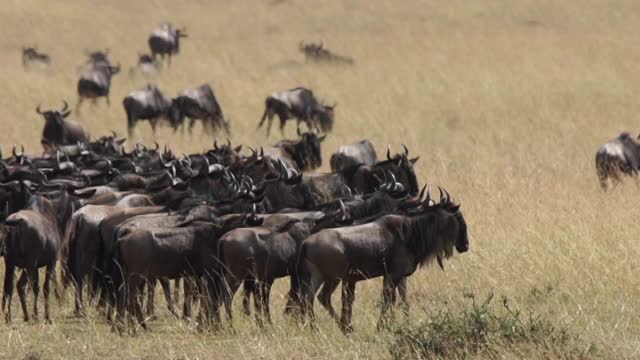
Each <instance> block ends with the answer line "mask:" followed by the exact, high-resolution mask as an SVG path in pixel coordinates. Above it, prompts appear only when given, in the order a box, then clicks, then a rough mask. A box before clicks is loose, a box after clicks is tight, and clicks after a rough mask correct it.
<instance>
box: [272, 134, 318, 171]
mask: <svg viewBox="0 0 640 360" xmlns="http://www.w3.org/2000/svg"><path fill="white" fill-rule="evenodd" d="M298 136H299V137H300V139H299V140H282V141H279V142H278V143H277V144H276V145H275V146H274V147H272V148H266V149H265V153H266V154H267V155H268V156H271V157H276V158H279V159H281V160H282V161H284V162H285V163H286V164H287V165H288V166H289V167H293V168H294V169H296V170H299V171H309V170H314V169H316V168H318V167H320V166H322V151H321V149H320V145H321V143H322V142H323V141H324V139H325V138H326V137H327V135H323V136H318V135H316V134H315V133H314V132H307V133H301V132H300V129H298Z"/></svg>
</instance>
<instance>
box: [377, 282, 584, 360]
mask: <svg viewBox="0 0 640 360" xmlns="http://www.w3.org/2000/svg"><path fill="white" fill-rule="evenodd" d="M467 297H469V298H471V304H470V306H468V307H466V308H464V309H463V310H462V311H460V312H459V313H453V312H452V311H451V310H450V309H448V308H446V309H445V310H439V311H437V312H435V313H431V314H428V316H427V319H425V320H422V321H419V322H417V323H407V324H403V325H401V326H399V327H397V328H395V329H394V330H393V331H392V336H393V337H392V341H391V344H390V348H389V350H390V352H391V355H392V356H393V358H395V359H406V358H433V357H447V358H450V357H463V356H464V355H465V354H470V353H478V352H489V353H495V352H496V351H497V350H498V349H499V348H504V347H512V346H515V345H522V344H525V345H526V344H529V345H533V346H534V347H536V348H539V349H541V350H543V351H544V352H545V353H550V354H556V355H558V356H559V357H575V358H582V357H588V356H589V355H593V353H594V351H595V348H594V347H593V346H592V345H588V346H587V345H585V344H584V343H582V342H581V341H580V339H578V338H577V337H576V336H573V335H571V334H570V333H569V331H568V329H567V328H566V327H563V326H557V325H555V324H553V323H552V322H551V321H549V320H546V319H543V318H542V316H541V315H534V314H533V313H529V314H528V316H523V315H522V314H521V312H520V311H519V310H513V309H511V307H509V304H508V301H507V298H505V297H503V298H502V306H501V307H496V306H495V305H493V301H492V300H493V294H490V295H489V296H488V297H487V299H486V300H485V301H484V302H482V303H480V304H478V303H476V301H475V297H474V296H472V295H468V296H467Z"/></svg>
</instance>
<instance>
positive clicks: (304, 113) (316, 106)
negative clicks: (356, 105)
mask: <svg viewBox="0 0 640 360" xmlns="http://www.w3.org/2000/svg"><path fill="white" fill-rule="evenodd" d="M334 108H335V105H333V106H327V105H323V104H321V103H320V102H319V101H318V100H317V99H316V97H315V96H314V95H313V92H312V91H311V90H309V89H306V88H303V87H297V88H294V89H290V90H287V91H283V92H275V93H273V94H271V95H270V96H268V97H267V99H266V100H265V110H264V114H263V115H262V119H260V123H259V124H258V128H260V127H262V124H264V121H265V120H268V123H267V136H269V133H270V132H271V123H272V121H273V117H274V116H275V115H278V118H279V119H280V132H281V133H283V134H284V125H285V123H286V121H287V120H289V119H296V122H297V125H298V127H300V122H304V123H306V124H307V127H308V128H309V129H311V128H315V129H316V130H318V131H320V130H322V131H323V132H325V133H327V132H329V131H331V130H332V129H333V121H334Z"/></svg>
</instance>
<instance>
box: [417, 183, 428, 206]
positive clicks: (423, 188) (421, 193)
mask: <svg viewBox="0 0 640 360" xmlns="http://www.w3.org/2000/svg"><path fill="white" fill-rule="evenodd" d="M426 189H427V185H426V184H425V185H424V186H423V187H422V190H420V194H418V202H421V201H422V197H423V196H424V191H425V190H426Z"/></svg>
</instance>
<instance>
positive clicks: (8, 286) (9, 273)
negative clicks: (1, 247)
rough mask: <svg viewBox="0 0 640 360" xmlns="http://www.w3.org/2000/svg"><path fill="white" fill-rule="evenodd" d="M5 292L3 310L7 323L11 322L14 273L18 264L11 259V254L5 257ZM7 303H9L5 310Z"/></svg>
mask: <svg viewBox="0 0 640 360" xmlns="http://www.w3.org/2000/svg"><path fill="white" fill-rule="evenodd" d="M4 259H5V260H4V261H5V264H4V268H5V270H4V292H3V294H2V311H4V312H5V313H4V319H5V321H6V322H7V323H10V322H11V298H12V297H13V273H14V272H15V269H16V266H15V265H14V264H13V261H11V260H10V259H9V256H5V258H4ZM5 304H8V306H7V308H6V310H5Z"/></svg>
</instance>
